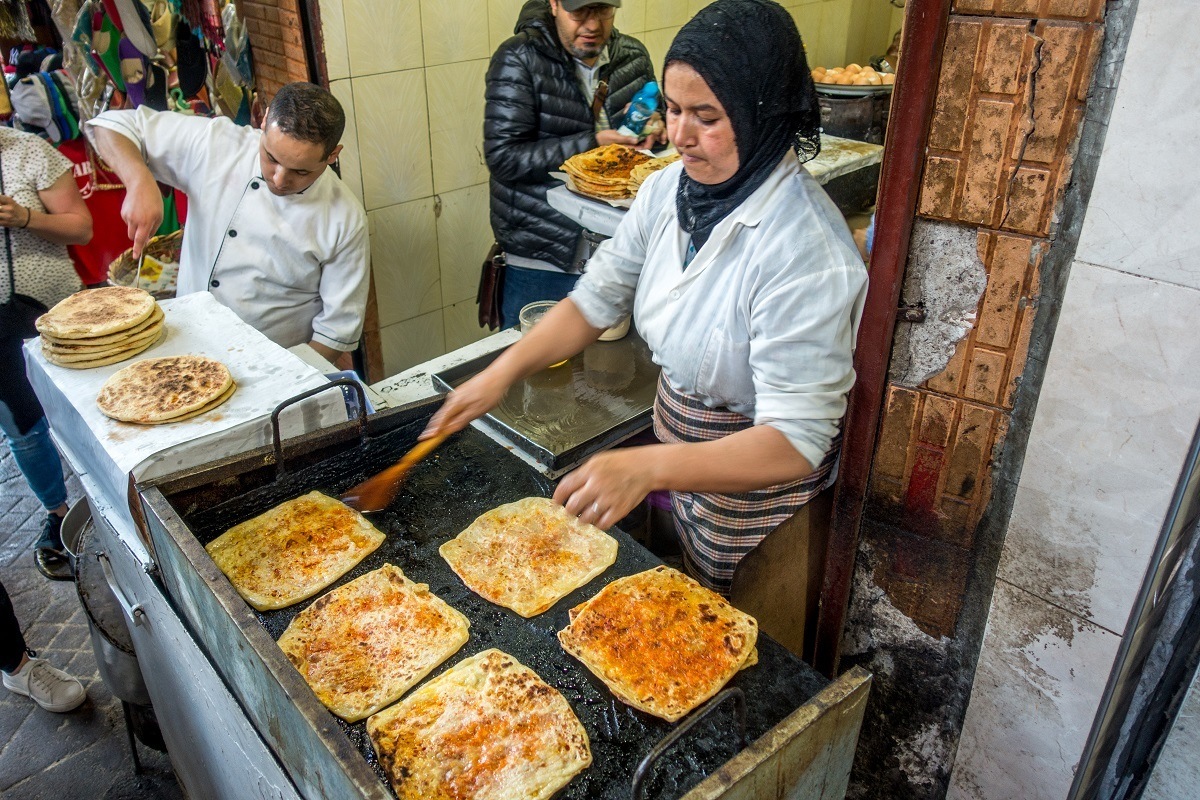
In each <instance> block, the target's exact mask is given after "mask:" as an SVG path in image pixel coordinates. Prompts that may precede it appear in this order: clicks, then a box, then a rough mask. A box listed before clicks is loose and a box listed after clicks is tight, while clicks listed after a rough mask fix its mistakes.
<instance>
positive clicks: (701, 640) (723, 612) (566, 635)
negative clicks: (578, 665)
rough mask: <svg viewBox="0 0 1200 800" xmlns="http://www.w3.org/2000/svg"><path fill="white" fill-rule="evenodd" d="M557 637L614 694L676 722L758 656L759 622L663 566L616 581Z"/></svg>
mask: <svg viewBox="0 0 1200 800" xmlns="http://www.w3.org/2000/svg"><path fill="white" fill-rule="evenodd" d="M558 640H559V642H560V643H562V646H563V649H564V650H566V651H567V652H568V653H569V654H571V655H572V656H574V657H575V658H577V659H579V660H580V661H581V662H583V664H584V666H586V667H587V668H588V669H589V670H591V672H592V673H593V674H594V675H596V677H598V678H599V679H600V680H602V681H603V682H604V684H605V686H607V687H608V688H609V691H611V692H612V693H613V694H614V695H616V697H617V699H619V700H621V701H622V702H624V703H628V704H629V705H631V706H633V707H634V708H637V709H640V710H641V711H645V712H646V713H648V714H653V715H654V716H656V717H661V718H662V719H665V720H667V721H668V722H674V721H676V720H677V719H679V718H680V717H682V716H683V715H684V714H687V713H688V712H689V711H691V710H692V709H694V708H696V706H698V705H700V704H701V703H703V702H704V701H705V700H707V699H709V698H710V697H712V696H713V695H715V694H716V693H717V692H718V691H720V690H721V687H723V686H724V685H725V684H726V683H727V682H728V681H729V679H730V678H732V677H733V676H734V675H736V674H737V672H738V670H739V669H741V668H742V667H743V666H745V665H746V662H747V661H749V660H750V659H751V658H757V651H756V650H755V642H756V641H757V640H758V623H757V622H756V621H755V620H754V618H753V617H751V616H750V615H749V614H746V613H744V612H742V611H739V610H738V609H736V608H734V607H733V606H732V605H730V604H729V602H728V601H727V600H725V599H724V598H723V597H721V596H720V595H718V594H717V593H716V592H713V591H711V590H709V589H706V588H704V587H703V586H701V585H700V584H699V583H697V582H696V581H694V580H692V579H691V578H689V577H688V576H686V575H684V574H683V573H681V572H679V571H677V570H674V569H671V568H670V567H662V566H660V567H655V568H654V569H651V570H647V571H646V572H641V573H638V574H637V575H630V576H629V577H626V578H619V579H617V580H615V581H613V582H612V583H610V584H609V585H608V586H605V587H604V588H603V589H602V590H601V591H600V592H599V593H598V594H597V595H596V596H594V597H593V598H592V599H591V600H589V601H587V602H586V603H583V604H582V605H580V606H578V607H577V608H575V609H573V614H572V619H571V623H570V624H569V625H568V626H567V627H566V628H564V629H563V630H561V631H559V633H558Z"/></svg>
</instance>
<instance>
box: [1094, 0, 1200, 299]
mask: <svg viewBox="0 0 1200 800" xmlns="http://www.w3.org/2000/svg"><path fill="white" fill-rule="evenodd" d="M1194 28H1195V5H1194V3H1192V2H1190V0H1162V2H1157V3H1154V4H1153V7H1152V8H1149V7H1145V6H1143V7H1139V9H1138V15H1137V19H1136V20H1135V21H1134V24H1133V31H1132V34H1131V39H1130V42H1129V50H1128V52H1127V53H1126V55H1125V63H1124V65H1123V66H1122V67H1121V81H1120V83H1119V84H1118V86H1117V96H1116V104H1115V105H1114V107H1113V111H1112V116H1111V117H1110V119H1109V120H1108V132H1107V133H1106V134H1105V138H1104V150H1103V152H1102V154H1101V156H1100V166H1099V169H1098V171H1097V173H1096V183H1095V186H1094V188H1093V189H1092V196H1091V199H1090V200H1089V202H1088V209H1087V214H1086V216H1085V218H1084V223H1083V229H1082V231H1081V232H1080V239H1079V249H1078V251H1077V252H1076V255H1075V257H1076V258H1077V259H1080V260H1082V261H1088V262H1090V263H1093V264H1103V265H1105V266H1110V267H1113V268H1115V269H1120V270H1123V271H1125V272H1133V273H1136V274H1138V275H1145V276H1146V277H1150V278H1157V279H1159V280H1165V281H1171V282H1173V283H1178V284H1182V285H1184V286H1190V287H1192V288H1200V259H1198V258H1197V257H1196V253H1197V251H1200V227H1198V226H1197V225H1195V223H1194V221H1195V219H1196V218H1197V216H1200V192H1197V191H1196V190H1195V183H1196V179H1195V169H1187V168H1183V169H1181V168H1180V158H1181V156H1182V155H1183V154H1185V153H1188V152H1189V151H1191V150H1192V149H1193V147H1194V145H1193V142H1194V141H1195V132H1196V130H1197V129H1198V128H1200V104H1197V103H1196V101H1195V87H1194V85H1193V84H1194V83H1195V78H1194V76H1193V73H1194V69H1193V68H1192V63H1191V57H1190V55H1189V53H1190V51H1191V48H1192V41H1193V39H1194ZM1147 120H1154V123H1153V125H1152V126H1151V129H1150V130H1148V129H1147V124H1146V122H1147Z"/></svg>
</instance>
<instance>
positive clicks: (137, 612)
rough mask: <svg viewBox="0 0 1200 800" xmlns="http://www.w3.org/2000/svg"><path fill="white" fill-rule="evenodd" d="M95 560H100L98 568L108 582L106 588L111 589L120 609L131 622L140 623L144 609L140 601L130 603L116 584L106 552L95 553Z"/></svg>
mask: <svg viewBox="0 0 1200 800" xmlns="http://www.w3.org/2000/svg"><path fill="white" fill-rule="evenodd" d="M96 560H97V561H99V562H100V568H101V569H102V570H104V582H105V583H107V584H108V588H109V589H111V590H112V593H113V596H114V597H116V598H117V602H118V603H120V605H121V609H122V610H123V611H124V612H125V616H127V617H129V619H130V621H132V622H133V624H134V625H135V626H136V625H141V624H142V622H144V621H145V619H146V610H145V609H144V608H143V607H142V604H141V603H137V604H134V603H131V602H129V598H127V597H126V596H125V592H124V591H122V590H121V587H120V586H117V578H116V576H115V575H113V570H112V564H111V563H110V562H109V560H108V553H96Z"/></svg>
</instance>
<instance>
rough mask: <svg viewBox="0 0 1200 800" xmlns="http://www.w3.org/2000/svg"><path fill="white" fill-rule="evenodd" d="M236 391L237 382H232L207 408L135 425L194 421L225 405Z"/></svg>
mask: <svg viewBox="0 0 1200 800" xmlns="http://www.w3.org/2000/svg"><path fill="white" fill-rule="evenodd" d="M236 390H237V382H235V381H230V382H229V388H228V389H226V390H225V391H224V393H222V394H221V396H220V397H218V398H217V399H216V400H213V401H212V402H211V403H209V404H208V405H206V406H203V407H201V408H197V409H196V410H195V411H189V412H188V413H186V414H180V415H179V416H178V417H171V418H170V419H164V420H159V421H158V422H147V423H135V424H139V425H170V424H172V423H175V422H184V421H185V420H189V419H194V418H196V417H199V416H201V415H202V414H207V413H208V412H210V411H212V410H213V409H215V408H216V407H217V406H219V405H224V403H225V401H226V400H228V399H229V398H231V397H233V393H234V392H235V391H236Z"/></svg>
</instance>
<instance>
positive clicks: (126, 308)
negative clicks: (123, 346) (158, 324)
mask: <svg viewBox="0 0 1200 800" xmlns="http://www.w3.org/2000/svg"><path fill="white" fill-rule="evenodd" d="M155 305H156V303H155V302H154V298H153V297H151V296H150V293H149V292H146V291H143V290H142V289H133V288H130V287H127V286H105V287H104V288H102V289H84V290H83V291H81V292H76V293H75V294H73V295H71V296H70V297H68V298H67V299H65V300H63V301H62V302H61V303H59V304H58V305H56V306H55V307H54V308H52V309H50V310H49V311H47V312H46V313H45V314H42V315H41V316H40V317H38V319H37V322H36V325H37V329H38V332H39V333H45V334H49V335H51V336H56V337H58V338H60V339H73V338H77V337H80V336H105V335H107V334H112V333H116V332H118V331H124V330H128V329H129V328H132V327H134V326H135V325H137V324H138V323H139V322H142V321H143V320H145V319H146V318H147V317H149V316H150V315H151V314H152V313H153V312H154V308H155Z"/></svg>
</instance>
